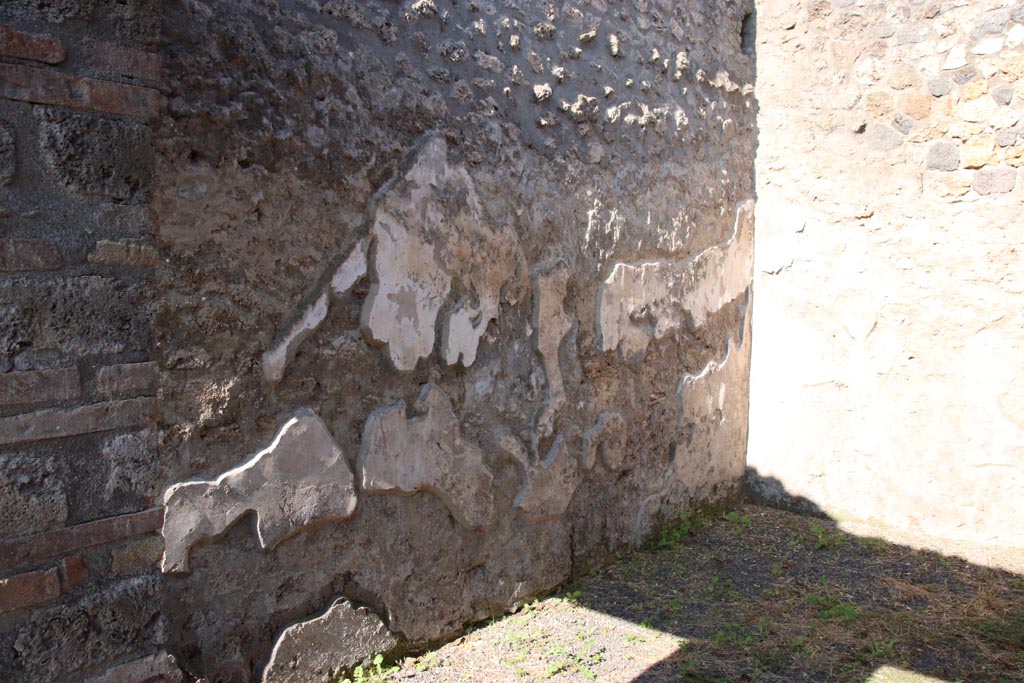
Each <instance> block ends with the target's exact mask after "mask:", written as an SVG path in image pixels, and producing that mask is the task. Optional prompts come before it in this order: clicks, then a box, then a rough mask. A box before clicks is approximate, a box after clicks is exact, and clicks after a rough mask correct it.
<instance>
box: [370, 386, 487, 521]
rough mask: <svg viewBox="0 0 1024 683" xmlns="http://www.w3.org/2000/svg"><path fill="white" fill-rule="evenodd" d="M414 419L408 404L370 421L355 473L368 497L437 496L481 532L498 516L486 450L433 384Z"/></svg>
mask: <svg viewBox="0 0 1024 683" xmlns="http://www.w3.org/2000/svg"><path fill="white" fill-rule="evenodd" d="M412 412H413V416H412V417H407V416H406V406H405V402H404V401H400V402H398V403H396V404H394V405H390V406H385V407H383V408H378V409H377V410H375V411H374V412H372V413H371V414H370V416H369V418H367V420H366V426H365V427H364V429H363V444H362V448H361V449H360V451H359V458H358V461H357V465H356V469H357V471H358V472H360V473H361V477H362V488H363V490H364V491H365V492H367V493H400V494H413V493H416V492H419V491H430V492H431V493H433V494H435V495H436V496H438V497H439V498H440V499H441V500H442V501H444V503H445V505H447V506H448V509H449V510H450V511H451V513H452V516H454V517H455V519H456V520H457V521H458V522H459V523H460V524H462V525H463V526H466V527H470V528H482V527H486V526H488V525H489V524H490V523H491V520H492V518H493V516H494V494H493V481H494V477H493V476H492V475H491V472H490V470H489V469H488V468H487V466H486V465H485V464H484V455H483V452H482V451H481V450H480V449H479V448H477V447H476V446H475V445H473V444H471V443H469V442H467V441H465V440H464V439H463V438H462V436H461V430H460V428H459V421H458V418H457V417H456V415H455V413H454V411H453V410H452V404H451V401H450V400H449V399H448V397H447V396H446V395H445V393H444V392H443V391H442V390H441V389H440V388H439V387H438V386H436V385H435V384H432V383H428V384H426V385H425V386H424V387H423V389H422V391H421V392H420V395H419V398H417V400H416V403H415V405H413V411H412Z"/></svg>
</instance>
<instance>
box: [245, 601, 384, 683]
mask: <svg viewBox="0 0 1024 683" xmlns="http://www.w3.org/2000/svg"><path fill="white" fill-rule="evenodd" d="M397 644H398V639H397V638H395V636H394V635H392V634H391V633H390V632H389V631H388V630H387V628H385V627H384V624H383V622H382V621H381V620H380V617H378V616H377V615H376V614H374V613H373V612H371V611H370V610H369V609H367V608H366V607H358V608H357V607H353V606H352V603H350V602H349V601H348V600H346V599H344V598H338V599H337V600H335V601H334V602H333V603H332V604H331V606H330V607H328V608H327V611H326V612H324V613H323V614H321V615H320V616H317V617H314V618H313V619H310V620H308V621H302V622H299V623H297V624H292V625H291V626H289V627H288V628H286V629H285V630H284V631H282V632H281V635H280V636H279V637H278V639H277V642H276V643H274V650H273V651H272V652H271V653H270V661H269V662H267V666H266V668H265V669H264V670H263V679H262V681H263V683H327V681H333V680H335V678H336V677H337V676H338V674H339V673H340V672H341V671H343V670H345V669H349V668H351V667H353V666H355V665H356V664H359V663H360V662H362V661H364V660H366V659H369V658H370V657H373V656H374V655H376V654H380V653H384V652H387V651H389V650H391V649H392V648H394V647H395V645H397Z"/></svg>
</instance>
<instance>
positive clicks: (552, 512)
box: [514, 434, 583, 522]
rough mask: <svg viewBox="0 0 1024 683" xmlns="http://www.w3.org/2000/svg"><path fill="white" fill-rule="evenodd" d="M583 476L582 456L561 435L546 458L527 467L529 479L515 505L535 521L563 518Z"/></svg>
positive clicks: (527, 478)
mask: <svg viewBox="0 0 1024 683" xmlns="http://www.w3.org/2000/svg"><path fill="white" fill-rule="evenodd" d="M582 478H583V473H582V471H581V470H580V466H579V458H578V457H577V456H576V454H575V453H573V448H572V447H571V445H570V443H569V439H568V438H566V436H565V435H564V434H559V435H558V436H557V437H555V440H554V442H553V443H552V444H551V448H550V449H549V450H548V453H547V455H546V456H545V457H544V459H543V460H541V461H540V462H538V463H536V464H534V465H532V466H527V468H526V481H525V482H524V484H523V488H522V489H520V491H519V494H518V495H517V496H516V499H515V503H514V507H515V509H517V510H522V511H523V513H524V514H525V515H526V517H527V518H529V519H530V520H531V521H534V522H539V521H542V520H545V519H551V518H554V517H560V516H562V515H564V514H565V511H566V510H567V509H568V508H569V503H570V502H572V497H573V494H575V493H576V489H577V488H578V487H579V485H580V482H581V481H582Z"/></svg>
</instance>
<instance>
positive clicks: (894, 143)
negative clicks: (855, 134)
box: [864, 123, 904, 152]
mask: <svg viewBox="0 0 1024 683" xmlns="http://www.w3.org/2000/svg"><path fill="white" fill-rule="evenodd" d="M864 139H865V142H867V145H868V147H870V148H871V149H873V150H876V151H879V152H891V151H892V150H894V149H896V148H897V147H899V146H900V145H902V144H903V139H904V138H903V136H902V135H900V134H899V133H898V132H897V131H895V130H893V129H892V128H890V127H889V126H885V125H882V124H880V123H873V124H871V125H870V126H869V127H868V132H867V134H866V135H865V136H864Z"/></svg>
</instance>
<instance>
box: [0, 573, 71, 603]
mask: <svg viewBox="0 0 1024 683" xmlns="http://www.w3.org/2000/svg"><path fill="white" fill-rule="evenodd" d="M59 597H60V579H59V578H58V576H57V570H56V569H46V570H41V571H36V572H26V573H25V574H18V575H16V576H11V577H8V578H6V579H0V614H3V613H5V612H13V611H15V610H19V609H24V608H26V607H35V606H37V605H45V604H47V603H49V602H53V601H54V600H56V599H57V598H59Z"/></svg>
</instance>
